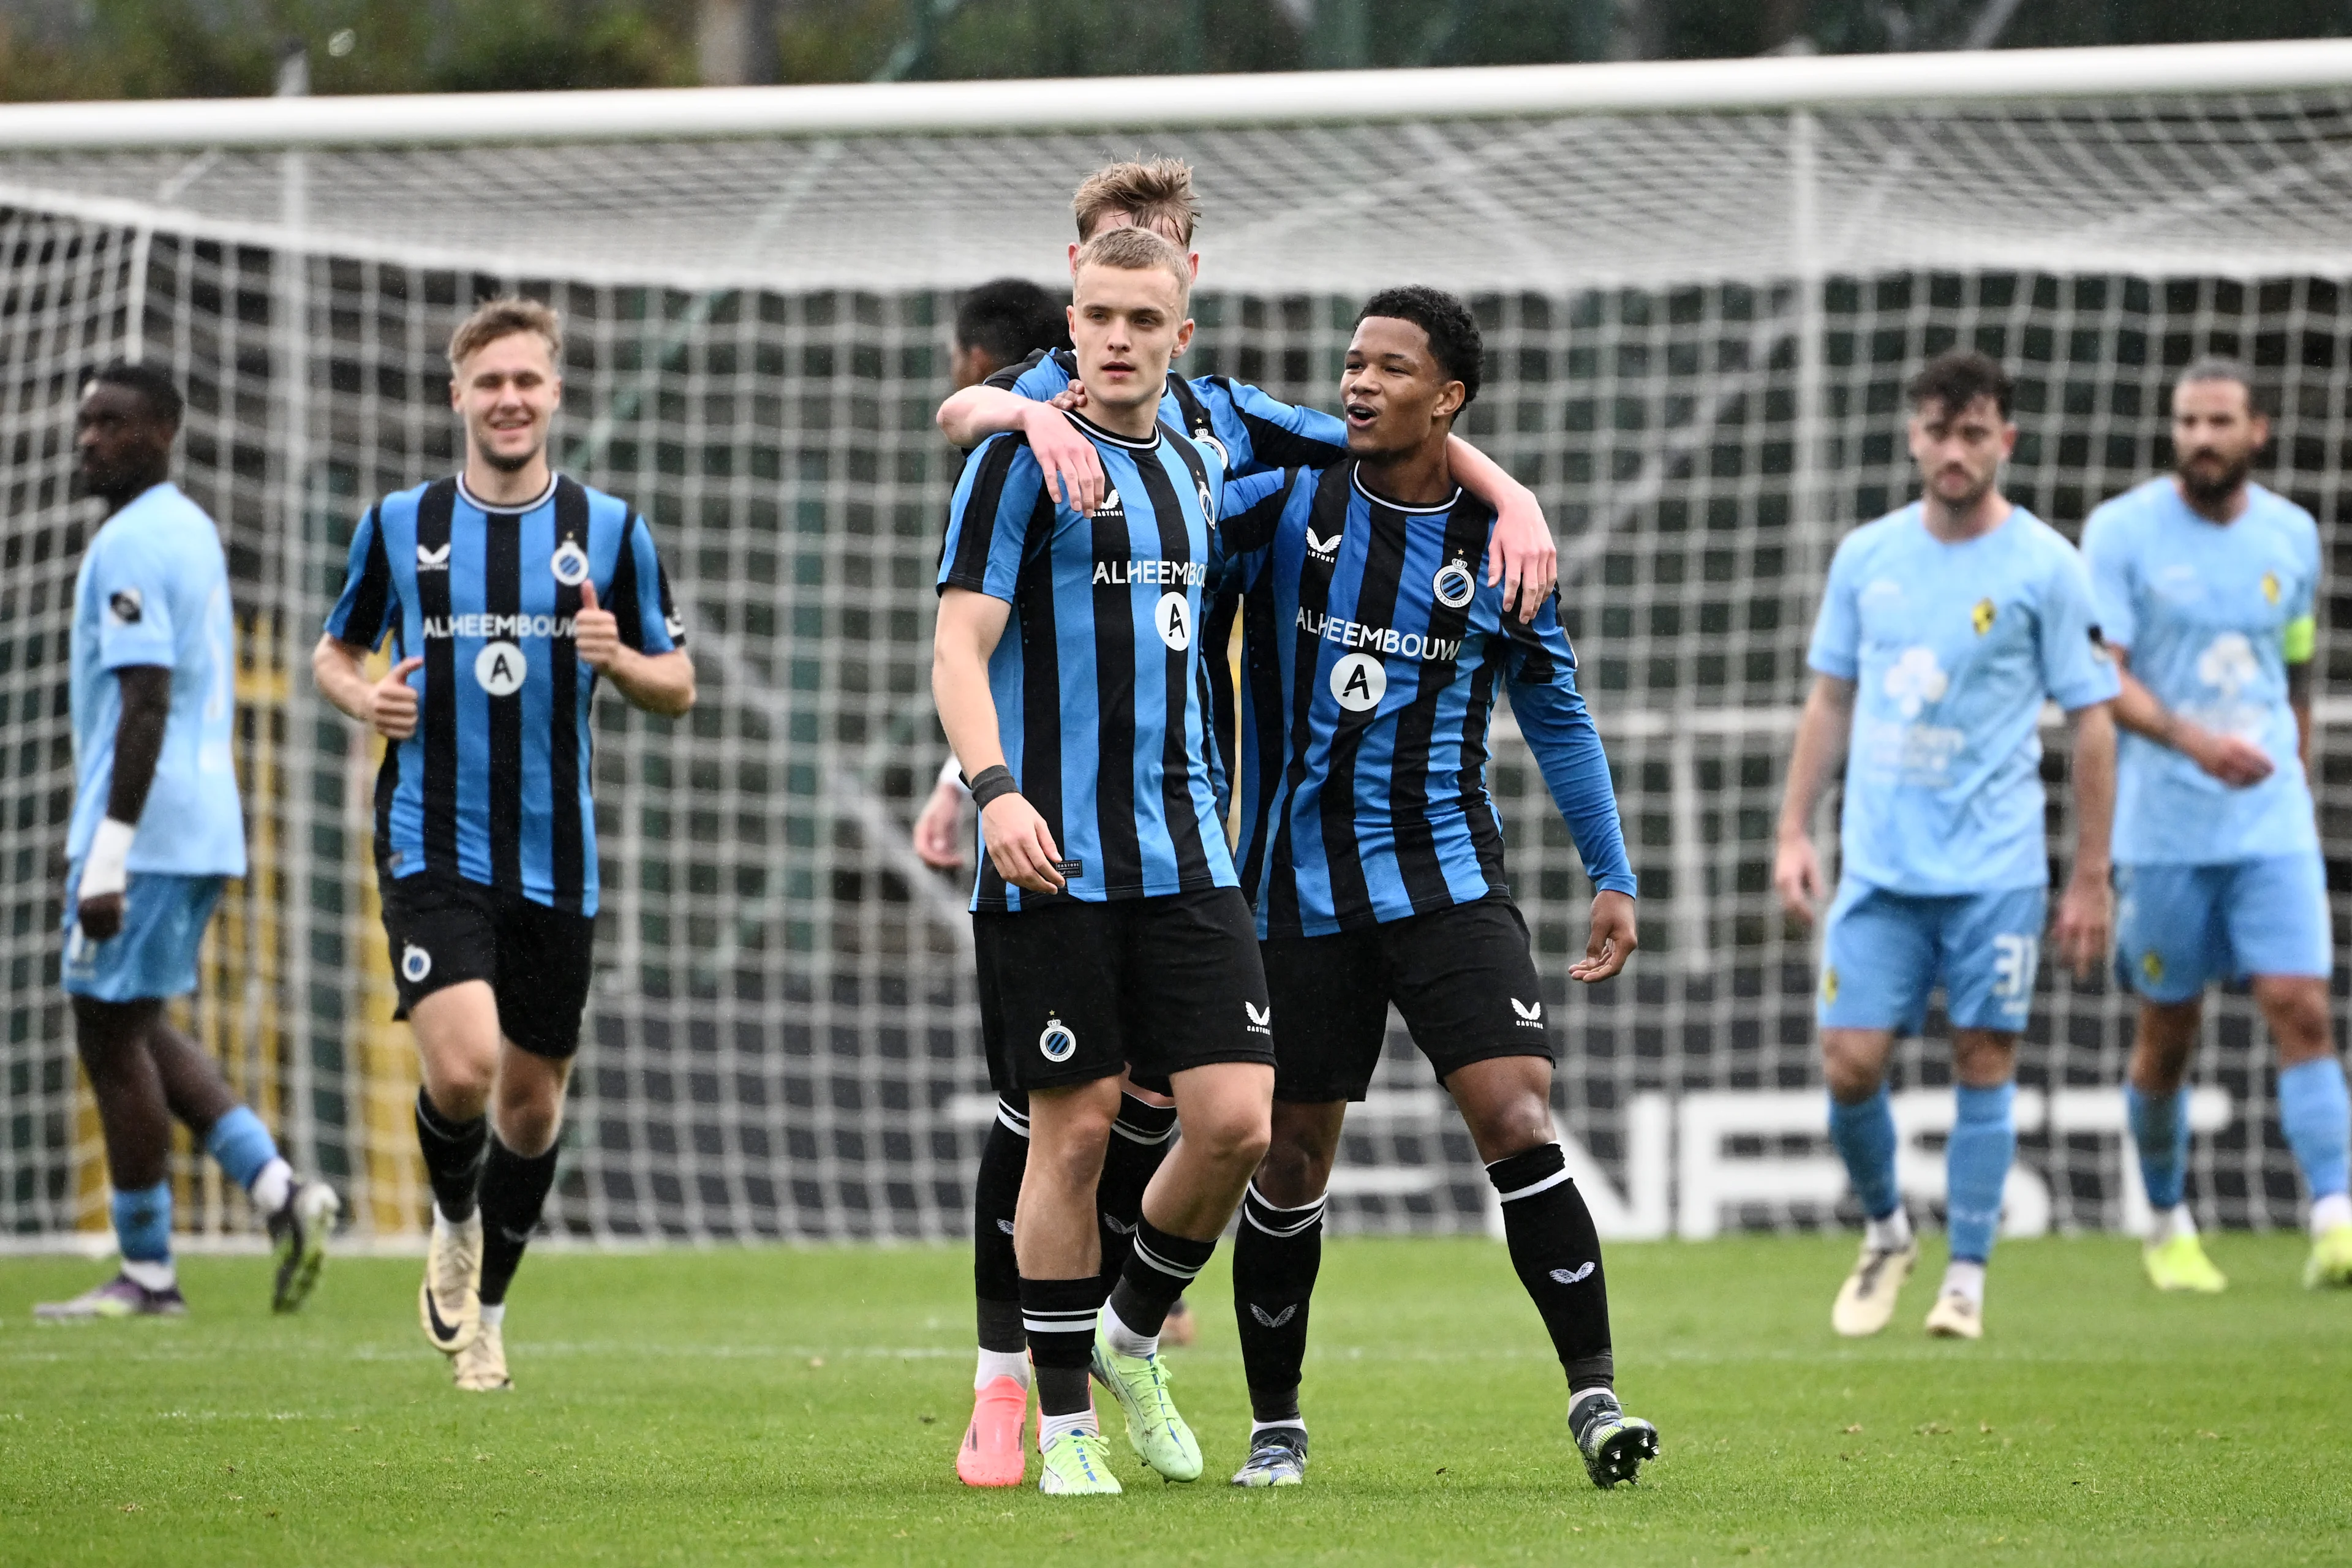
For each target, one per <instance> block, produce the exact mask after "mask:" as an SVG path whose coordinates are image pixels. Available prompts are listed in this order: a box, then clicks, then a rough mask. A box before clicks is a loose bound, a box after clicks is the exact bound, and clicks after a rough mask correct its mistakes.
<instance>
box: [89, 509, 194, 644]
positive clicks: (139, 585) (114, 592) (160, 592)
mask: <svg viewBox="0 0 2352 1568" xmlns="http://www.w3.org/2000/svg"><path fill="white" fill-rule="evenodd" d="M171 585H172V573H171V569H170V567H169V566H167V565H166V564H165V563H163V562H162V561H159V560H157V559H156V558H155V557H154V556H153V555H152V554H151V553H150V552H149V551H148V550H147V549H146V547H145V546H144V545H143V544H142V542H140V541H139V540H138V539H137V538H136V537H129V538H126V537H123V536H121V535H117V536H115V537H113V538H111V539H109V540H107V541H106V542H105V544H104V547H103V548H102V549H100V551H99V552H98V554H97V558H96V559H95V560H93V561H92V562H91V563H90V573H89V591H90V593H91V594H92V595H95V596H96V598H97V600H98V664H99V668H101V669H121V668H124V667H125V666H127V665H134V664H152V665H161V666H162V667H163V668H165V669H169V668H172V667H173V665H174V664H176V663H178V662H179V657H178V656H179V650H178V646H177V643H176V640H175V639H174V637H173V629H172V597H171Z"/></svg>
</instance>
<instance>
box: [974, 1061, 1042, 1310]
mask: <svg viewBox="0 0 2352 1568" xmlns="http://www.w3.org/2000/svg"><path fill="white" fill-rule="evenodd" d="M1015 1121H1018V1122H1019V1123H1020V1130H1019V1131H1014V1130H1013V1123H1014V1122H1015ZM1028 1164H1029V1117H1028V1114H1027V1112H1025V1111H1023V1110H1015V1109H1014V1108H1013V1104H1012V1102H1011V1101H1009V1100H998V1101H997V1102H996V1122H995V1125H993V1126H992V1127H991V1128H989V1130H988V1142H986V1143H984V1144H982V1145H981V1150H980V1176H979V1178H978V1180H976V1181H974V1182H973V1183H972V1188H971V1294H972V1300H974V1301H975V1302H977V1303H978V1304H979V1317H980V1348H981V1349H982V1350H984V1351H1004V1352H1011V1353H1013V1354H1018V1353H1019V1352H1022V1351H1024V1350H1026V1349H1028V1348H1029V1339H1028V1335H1027V1333H1026V1331H1024V1330H1023V1328H1022V1327H1021V1265H1020V1263H1019V1262H1018V1261H1016V1260H1015V1259H1014V1258H1013V1210H1014V1209H1015V1208H1016V1207H1017V1206H1018V1205H1020V1202H1021V1175H1022V1173H1023V1172H1024V1170H1026V1169H1027V1168H1028Z"/></svg>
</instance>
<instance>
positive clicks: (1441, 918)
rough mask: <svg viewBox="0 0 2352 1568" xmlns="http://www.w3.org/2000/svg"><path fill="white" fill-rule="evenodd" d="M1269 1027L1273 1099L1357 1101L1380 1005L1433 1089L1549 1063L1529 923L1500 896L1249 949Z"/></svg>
mask: <svg viewBox="0 0 2352 1568" xmlns="http://www.w3.org/2000/svg"><path fill="white" fill-rule="evenodd" d="M1258 946H1259V950H1260V951H1261V952H1263V953H1264V954H1265V984H1266V991H1267V993H1268V994H1270V995H1272V997H1273V998H1274V1014H1275V1017H1276V1020H1277V1022H1276V1033H1275V1037H1274V1059H1275V1068H1274V1098H1275V1099H1276V1100H1288V1101H1290V1102H1291V1103H1293V1104H1302V1105H1316V1104H1321V1103H1324V1102H1326V1101H1328V1100H1361V1099H1363V1098H1364V1091H1365V1090H1366V1089H1369V1088H1370V1087H1371V1082H1372V1071H1373V1069H1374V1068H1377V1067H1379V1066H1380V1061H1381V1045H1382V1043H1383V1042H1384V1041H1385V1040H1386V1039H1387V1037H1388V1032H1389V1004H1390V1003H1391V1002H1394V1003H1395V1004H1396V1006H1397V1011H1398V1012H1400V1013H1402V1014H1403V1015H1404V1021H1405V1026H1406V1027H1407V1028H1409V1029H1411V1030H1412V1040H1413V1044H1415V1045H1417V1046H1419V1047H1421V1054H1422V1055H1423V1056H1424V1057H1427V1058H1429V1065H1430V1067H1431V1068H1433V1070H1434V1071H1435V1072H1436V1074H1437V1081H1438V1082H1439V1083H1441V1084H1442V1083H1444V1081H1445V1080H1446V1079H1447V1078H1449V1077H1450V1076H1452V1075H1453V1074H1454V1072H1456V1071H1457V1070H1459V1069H1460V1068H1465V1067H1467V1066H1469V1065H1470V1064H1471V1063H1472V1062H1481V1061H1486V1060H1488V1059H1489V1058H1495V1057H1541V1058H1544V1059H1545V1060H1547V1061H1550V1062H1557V1061H1559V1056H1558V1054H1557V1053H1556V1052H1555V1051H1554V1050H1553V1048H1552V1043H1551V1031H1550V1030H1549V1028H1547V1027H1545V1025H1544V1016H1543V991H1542V988H1541V985H1540V983H1539V982H1538V980H1537V979H1536V963H1535V957H1534V955H1533V954H1532V953H1531V952H1528V922H1527V921H1525V920H1523V919H1521V918H1520V915H1519V910H1518V906H1517V905H1516V904H1514V903H1512V902H1511V900H1509V899H1507V898H1504V897H1501V896H1496V897H1490V898H1485V899H1481V900H1478V901H1477V902H1476V903H1473V904H1456V905H1454V907H1453V908H1451V909H1444V910H1431V911H1430V912H1429V913H1427V914H1425V915H1409V916H1407V917H1406V918H1404V919H1403V920H1399V921H1388V922H1386V923H1385V924H1382V925H1376V926H1370V927H1366V928H1365V929H1363V930H1361V931H1340V932H1339V933H1338V934H1337V935H1334V936H1305V937H1273V938H1269V939H1268V940H1266V941H1265V942H1261V943H1259V944H1258Z"/></svg>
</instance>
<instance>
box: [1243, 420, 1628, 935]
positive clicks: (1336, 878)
mask: <svg viewBox="0 0 2352 1568" xmlns="http://www.w3.org/2000/svg"><path fill="white" fill-rule="evenodd" d="M1494 525H1495V514H1494V511H1493V510H1492V509H1491V508H1489V507H1488V506H1487V505H1486V503H1485V502H1483V501H1480V500H1476V499H1475V497H1471V496H1468V495H1466V494H1465V493H1463V492H1462V491H1459V490H1456V491H1455V492H1454V497H1453V499H1452V500H1448V501H1446V502H1444V503H1443V504H1442V505H1437V506H1430V507H1408V506H1402V505H1400V504H1398V503H1396V502H1393V501H1389V500H1383V499H1381V497H1379V496H1376V495H1374V494H1373V493H1372V492H1371V491H1370V490H1369V489H1366V488H1365V487H1364V484H1363V482H1362V480H1361V479H1360V478H1359V476H1358V473H1357V466H1356V465H1355V464H1354V463H1353V462H1349V463H1343V464H1341V465H1339V467H1337V468H1328V469H1323V470H1319V471H1318V470H1314V469H1307V470H1302V471H1294V472H1291V473H1287V474H1280V475H1262V476H1259V477H1256V478H1254V479H1243V480H1236V481H1234V484H1233V485H1232V486H1230V487H1228V489H1227V491H1226V509H1225V521H1223V523H1222V524H1221V525H1220V527H1219V530H1218V542H1219V548H1220V552H1221V553H1222V554H1223V556H1224V557H1225V558H1226V570H1225V572H1224V574H1223V591H1222V592H1221V593H1220V595H1219V597H1218V599H1217V601H1216V603H1215V604H1214V605H1213V609H1212V614H1211V616H1210V621H1209V630H1208V637H1207V640H1208V642H1209V644H1210V646H1211V647H1223V646H1224V638H1225V637H1227V636H1229V635H1230V628H1231V626H1232V617H1233V616H1234V614H1235V613H1236V612H1238V613H1239V614H1240V615H1241V616H1242V626H1243V631H1242V679H1243V701H1242V704H1241V706H1242V712H1241V723H1242V732H1241V746H1242V753H1241V766H1240V769H1239V772H1240V774H1241V785H1242V831H1241V847H1240V852H1239V858H1240V861H1241V866H1240V871H1241V878H1242V887H1243V890H1244V892H1246V893H1248V894H1249V896H1250V899H1251V901H1252V902H1254V903H1255V905H1256V906H1257V915H1258V931H1259V932H1260V934H1261V935H1266V936H1321V935H1327V934H1328V933H1330V932H1332V931H1345V930H1352V929H1356V928H1359V927H1363V926H1370V925H1376V924H1379V923H1380V922H1381V921H1392V920H1401V919H1403V918H1404V917H1406V916H1408V915H1416V914H1424V913H1426V912H1428V911H1429V910H1436V909H1444V908H1445V907H1447V906H1449V905H1453V904H1462V903H1469V902H1471V901H1473V900H1478V899H1482V898H1485V897H1486V896H1487V895H1489V894H1492V893H1504V894H1507V893H1508V892H1509V891H1510V884H1509V882H1508V881H1507V879H1505V876H1504V868H1503V831H1502V820H1501V817H1500V816H1498V815H1497V814H1496V810H1495V805H1494V802H1493V800H1492V799H1491V798H1490V797H1489V796H1488V795H1487V793H1486V755H1487V751H1486V744H1487V731H1488V728H1489V726H1490V724H1491V721H1492V720H1493V717H1494V704H1495V689H1496V684H1497V683H1498V682H1500V683H1503V684H1506V685H1507V688H1508V689H1509V693H1510V702H1511V711H1512V713H1513V714H1514V715H1515V716H1516V717H1517V720H1518V724H1519V729H1520V731H1521V732H1522V733H1523V734H1524V735H1525V736H1526V737H1527V740H1528V746H1529V748H1530V749H1531V750H1532V751H1533V752H1535V756H1536V762H1537V764H1538V766H1539V767H1540V768H1541V769H1542V771H1543V775H1544V781H1545V783H1546V784H1548V785H1549V787H1550V789H1551V792H1552V798H1553V800H1554V801H1555V802H1556V803H1557V804H1558V805H1559V809H1560V814H1561V816H1563V817H1565V818H1566V819H1567V822H1568V826H1569V831H1570V834H1572V835H1573V836H1574V837H1575V840H1576V847H1577V850H1578V852H1579V853H1580V855H1582V856H1583V858H1584V865H1585V869H1586V871H1587V872H1588V873H1589V874H1590V875H1591V878H1592V880H1593V882H1594V883H1595V884H1596V885H1597V886H1598V887H1600V888H1601V889H1614V890H1617V891H1621V892H1626V893H1631V892H1633V889H1634V882H1633V871H1632V868H1631V867H1630V866H1629V865H1628V863H1627V861H1626V858H1625V842H1624V836H1623V833H1622V829H1621V828H1620V826H1619V824H1618V819H1617V797H1616V794H1615V792H1614V790H1613V789H1612V786H1611V784H1610V779H1609V761H1608V758H1607V756H1606V755H1605V754H1604V753H1603V752H1602V750H1601V737H1600V733H1599V731H1596V730H1595V729H1594V728H1593V725H1592V717H1591V714H1590V713H1589V712H1587V711H1586V710H1585V706H1584V699H1583V698H1582V697H1581V696H1580V695H1579V694H1578V692H1577V689H1576V654H1575V651H1574V650H1573V649H1572V648H1571V647H1570V646H1569V641H1568V637H1567V635H1566V634H1565V633H1564V632H1563V631H1562V630H1561V628H1560V624H1559V602H1558V600H1557V599H1552V600H1549V601H1547V602H1546V604H1545V605H1544V606H1543V607H1542V608H1541V609H1540V610H1538V612H1537V615H1536V618H1535V623H1534V625H1532V626H1525V625H1522V624H1521V623H1520V621H1519V618H1518V616H1517V615H1516V614H1512V613H1510V612H1508V611H1507V610H1506V608H1505V606H1504V604H1503V597H1502V591H1501V589H1500V588H1497V587H1489V586H1487V584H1486V551H1487V546H1488V543H1489V542H1490V539H1491V537H1492V534H1493V531H1494ZM1219 684H1220V687H1221V688H1222V682H1220V683H1219ZM1218 697H1219V700H1218V702H1217V705H1216V706H1217V708H1218V710H1219V717H1218V719H1217V721H1216V722H1217V727H1218V732H1219V734H1220V736H1223V735H1226V734H1230V733H1231V732H1232V731H1231V729H1230V720H1229V718H1228V717H1227V716H1226V715H1228V714H1229V712H1230V707H1229V704H1230V699H1228V698H1226V697H1225V695H1224V693H1223V690H1222V689H1220V691H1219V693H1218Z"/></svg>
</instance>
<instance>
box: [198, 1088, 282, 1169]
mask: <svg viewBox="0 0 2352 1568" xmlns="http://www.w3.org/2000/svg"><path fill="white" fill-rule="evenodd" d="M205 1153H207V1154H210V1155H211V1156H212V1157H213V1158H214V1159H215V1160H216V1161H218V1162H219V1163H220V1168H221V1170H222V1171H223V1172H224V1173H226V1175H227V1176H228V1179H229V1180H230V1181H232V1182H235V1183H236V1184H237V1185H238V1186H240V1187H251V1186H252V1185H253V1178H254V1177H256V1176H257V1175H259V1174H261V1168H262V1167H263V1166H264V1165H267V1164H268V1163H269V1162H270V1161H272V1160H275V1159H276V1158H278V1142H277V1141H276V1140H275V1139H273V1138H271V1137H270V1136H269V1129H268V1128H267V1127H264V1126H263V1125H262V1124H261V1118H260V1117H258V1116H256V1115H255V1114H254V1113H253V1112H252V1110H249V1109H247V1107H245V1106H242V1105H240V1106H236V1107H235V1108H233V1109H232V1110H230V1111H229V1112H228V1114H227V1115H226V1116H223V1117H222V1118H221V1119H220V1120H219V1121H215V1122H214V1123H213V1130H212V1131H211V1132H210V1133H209V1134H207V1135H206V1136H205Z"/></svg>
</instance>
